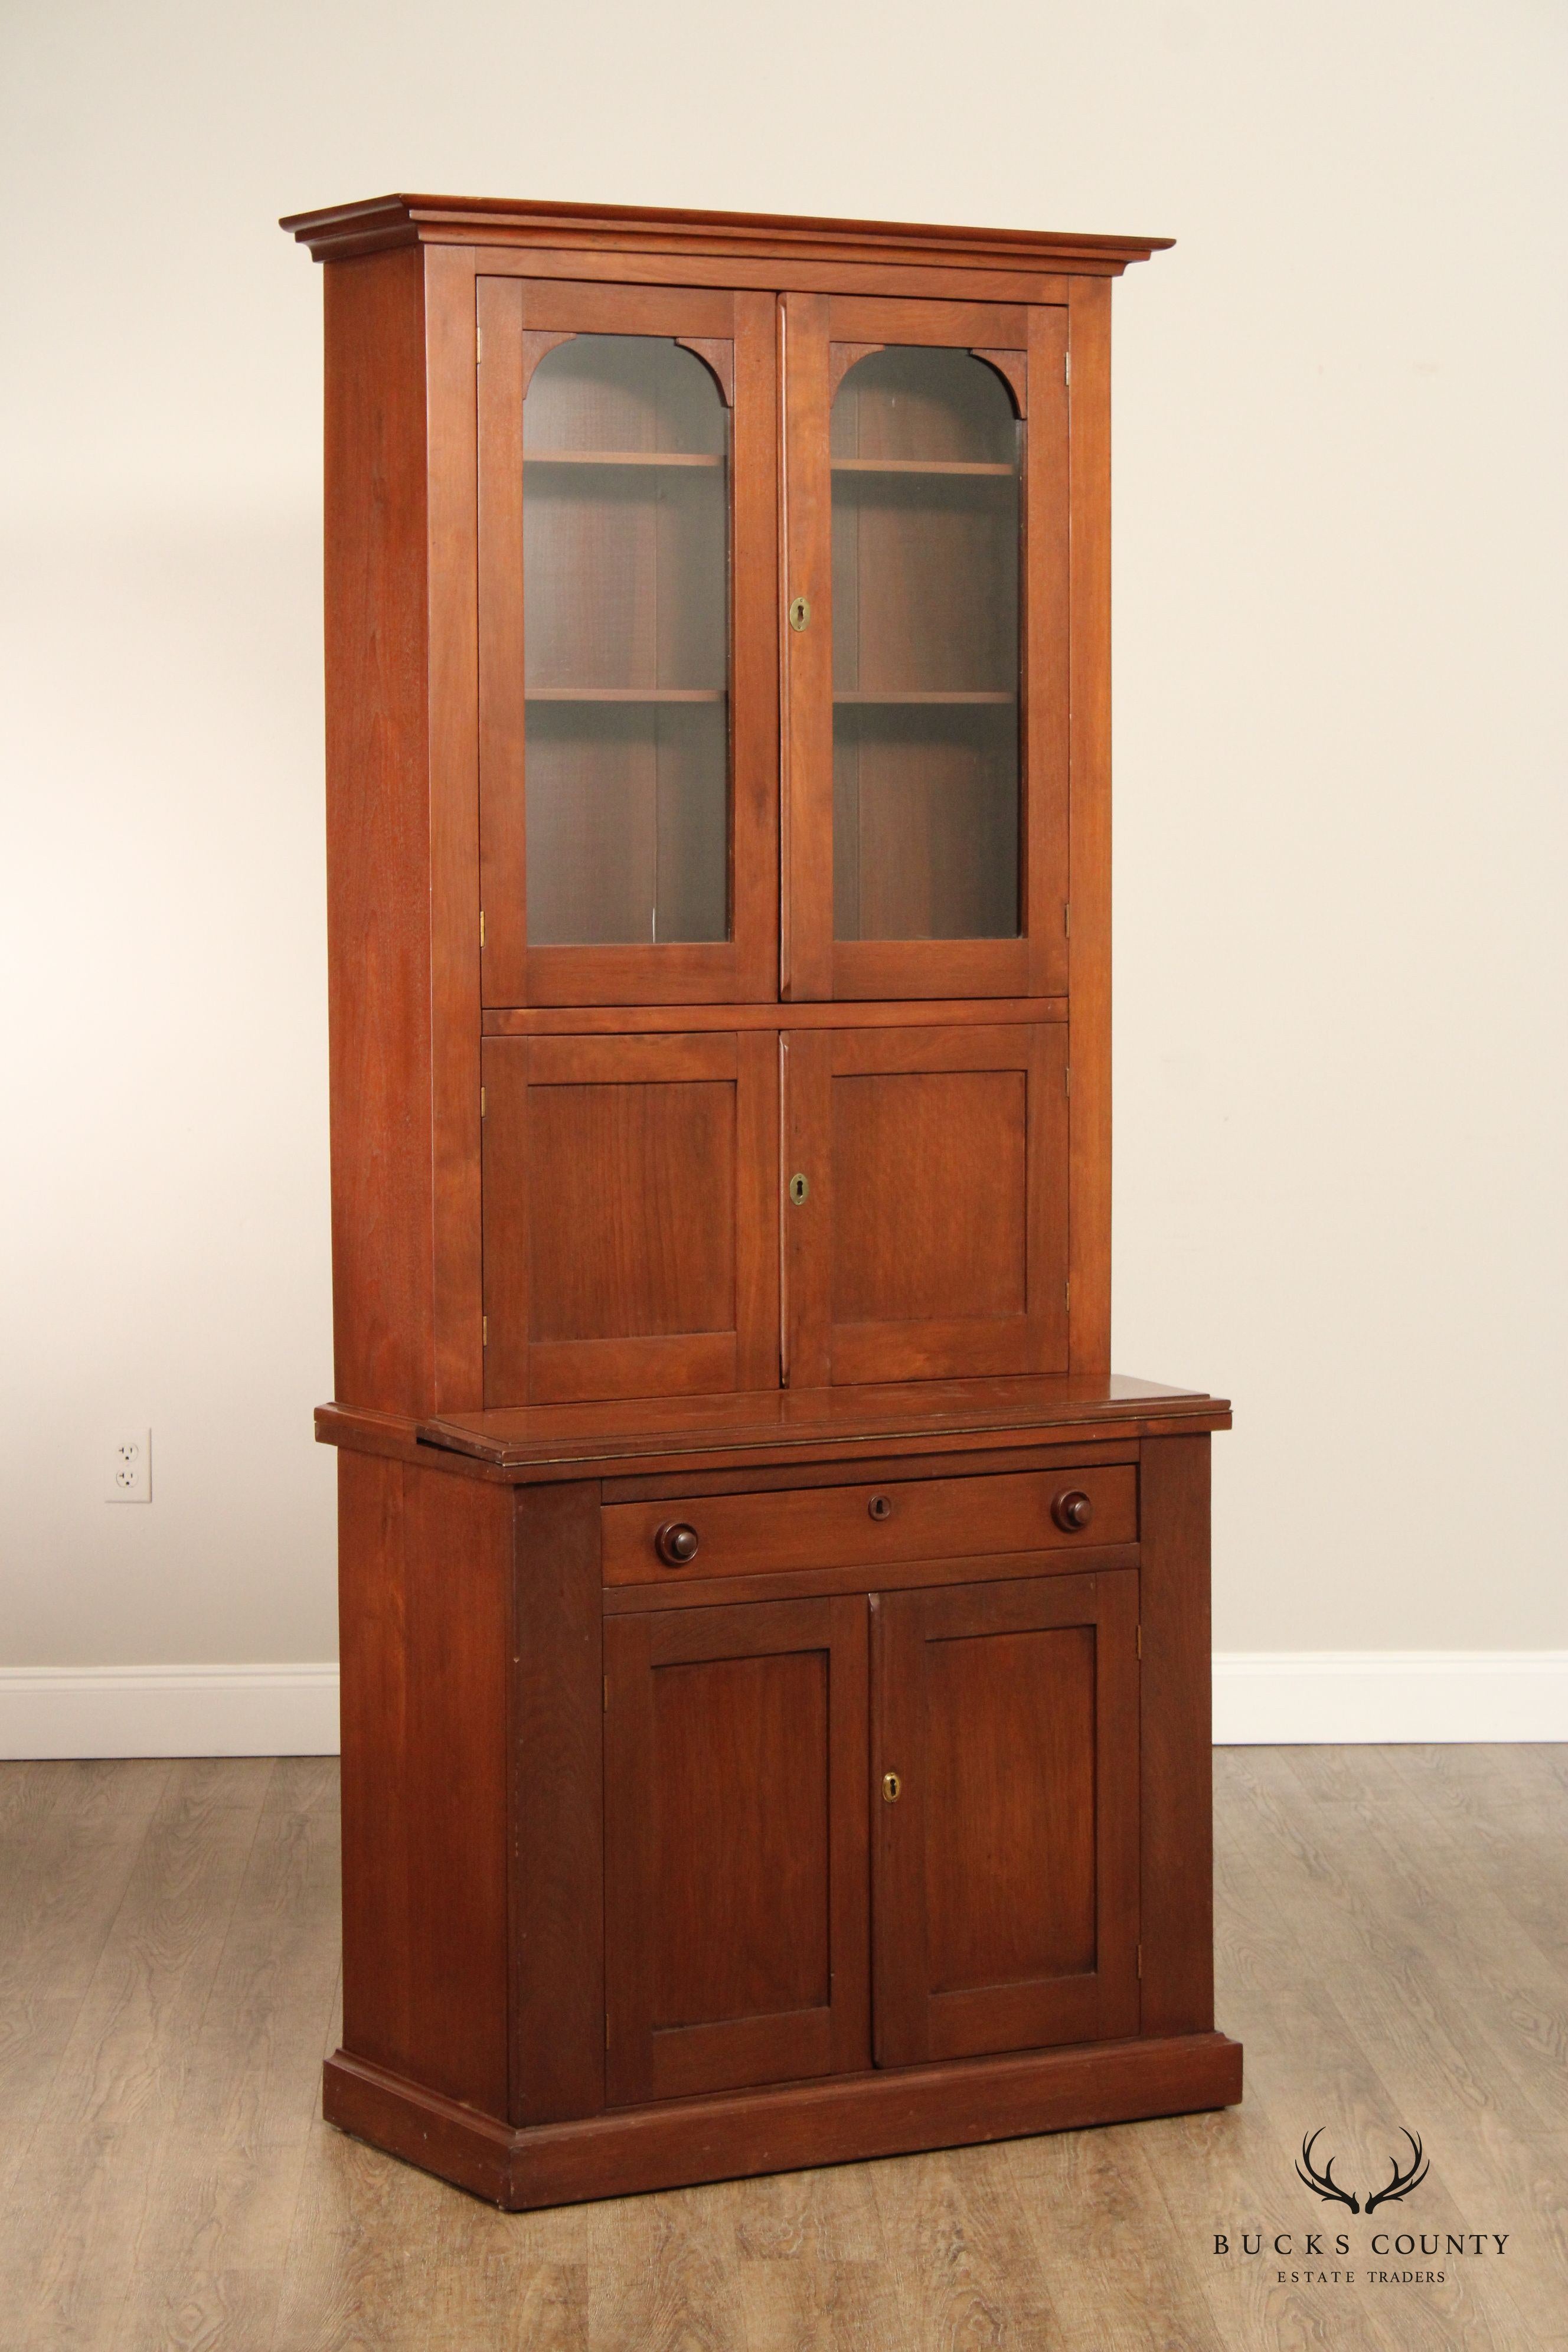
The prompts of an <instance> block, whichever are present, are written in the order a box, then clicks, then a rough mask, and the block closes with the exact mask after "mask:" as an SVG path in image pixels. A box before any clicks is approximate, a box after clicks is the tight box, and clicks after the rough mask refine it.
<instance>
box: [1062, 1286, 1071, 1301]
mask: <svg viewBox="0 0 1568 2352" xmlns="http://www.w3.org/2000/svg"><path fill="white" fill-rule="evenodd" d="M1062 1304H1063V1306H1064V1307H1070V1306H1071V1305H1072V1284H1071V1283H1070V1282H1064V1283H1063V1285H1062Z"/></svg>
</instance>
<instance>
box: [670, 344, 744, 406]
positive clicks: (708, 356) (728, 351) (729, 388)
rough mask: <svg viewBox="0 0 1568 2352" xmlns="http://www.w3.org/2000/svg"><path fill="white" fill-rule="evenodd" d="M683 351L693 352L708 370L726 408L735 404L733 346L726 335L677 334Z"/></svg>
mask: <svg viewBox="0 0 1568 2352" xmlns="http://www.w3.org/2000/svg"><path fill="white" fill-rule="evenodd" d="M675 340H676V341H677V342H678V343H679V345H680V348H681V350H682V351H683V352H696V354H697V356H698V358H699V359H700V360H701V361H702V362H703V363H704V365H705V366H706V367H707V368H708V369H709V370H710V373H711V374H712V377H713V380H714V382H715V383H717V385H718V387H719V390H720V392H721V394H722V395H723V400H724V405H725V407H726V408H733V407H734V405H735V346H734V344H733V343H732V342H731V341H730V339H729V337H728V336H727V335H677V337H676V339H675Z"/></svg>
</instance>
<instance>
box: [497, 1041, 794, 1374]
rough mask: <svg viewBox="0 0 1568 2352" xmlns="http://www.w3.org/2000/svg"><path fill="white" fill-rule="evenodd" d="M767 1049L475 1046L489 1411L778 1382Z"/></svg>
mask: <svg viewBox="0 0 1568 2352" xmlns="http://www.w3.org/2000/svg"><path fill="white" fill-rule="evenodd" d="M777 1055H778V1045H777V1040H776V1038H775V1037H774V1035H773V1034H772V1033H771V1032H767V1031H763V1032H757V1031H752V1032H747V1033H743V1034H739V1035H736V1034H730V1033H727V1032H708V1033H704V1034H700V1035H696V1036H687V1035H663V1036H648V1037H531V1038H530V1037H492V1038H489V1039H488V1040H487V1042H486V1045H485V1048H484V1060H483V1069H484V1105H485V1117H484V1122H483V1132H484V1284H485V1350H484V1355H485V1402H486V1404H487V1405H508V1404H563V1403H573V1402H577V1401H578V1400H580V1399H586V1398H591V1397H646V1396H663V1395H667V1394H669V1393H671V1392H681V1393H692V1392H695V1393H698V1394H703V1393H712V1392H717V1391H722V1390H731V1389H754V1388H776V1387H777V1385H778V1374H779V1334H778V1140H777V1139H778V1069H777Z"/></svg>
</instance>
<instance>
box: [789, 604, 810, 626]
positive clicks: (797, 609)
mask: <svg viewBox="0 0 1568 2352" xmlns="http://www.w3.org/2000/svg"><path fill="white" fill-rule="evenodd" d="M810 620H811V606H810V605H809V604H807V603H806V601H805V597H804V596H797V597H796V598H795V602H794V604H792V605H791V606H790V608H789V625H790V627H791V628H792V629H795V630H800V629H804V628H805V627H806V626H807V625H809V623H810Z"/></svg>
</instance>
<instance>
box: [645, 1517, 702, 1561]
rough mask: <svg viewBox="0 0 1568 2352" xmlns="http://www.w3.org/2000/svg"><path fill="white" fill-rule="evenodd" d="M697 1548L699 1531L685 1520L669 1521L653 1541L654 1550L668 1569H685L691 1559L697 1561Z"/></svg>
mask: <svg viewBox="0 0 1568 2352" xmlns="http://www.w3.org/2000/svg"><path fill="white" fill-rule="evenodd" d="M697 1546H698V1538H697V1530H696V1528H690V1527H688V1526H687V1524H686V1521H685V1520H684V1519H667V1520H666V1522H665V1524H664V1526H663V1527H662V1528H660V1529H659V1531H658V1534H657V1535H656V1536H655V1538H654V1539H653V1548H654V1549H655V1551H656V1552H658V1556H659V1558H660V1559H662V1560H663V1561H664V1563H665V1565H666V1567H667V1568H684V1567H685V1566H686V1563H687V1561H688V1560H689V1559H696V1557H697Z"/></svg>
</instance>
